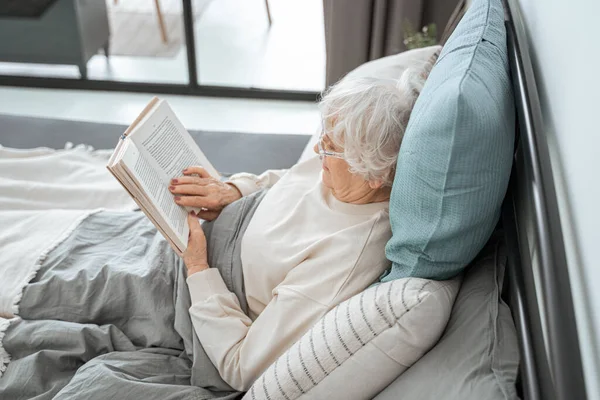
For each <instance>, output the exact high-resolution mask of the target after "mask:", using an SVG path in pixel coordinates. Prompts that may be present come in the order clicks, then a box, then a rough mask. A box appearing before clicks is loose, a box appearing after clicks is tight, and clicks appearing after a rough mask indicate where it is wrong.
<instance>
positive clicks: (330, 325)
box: [244, 277, 461, 400]
mask: <svg viewBox="0 0 600 400" xmlns="http://www.w3.org/2000/svg"><path fill="white" fill-rule="evenodd" d="M460 279H461V278H460V277H458V278H454V279H452V280H448V281H433V280H428V279H420V278H404V279H398V280H395V281H392V282H387V283H384V284H380V285H377V286H375V287H372V288H370V289H367V290H366V291H364V292H362V293H360V294H358V295H356V296H354V297H352V298H351V299H349V300H347V301H345V302H343V303H341V304H340V305H338V306H337V307H335V308H334V309H333V310H331V311H329V312H328V313H327V314H326V315H325V316H324V317H323V318H322V319H321V321H319V322H317V324H316V325H315V326H314V327H313V328H312V329H311V330H310V331H308V332H307V333H306V334H304V336H303V337H302V338H301V339H300V340H299V341H298V342H296V343H295V344H294V345H293V346H292V347H290V349H288V351H286V352H285V353H284V354H283V355H282V356H281V357H280V358H279V359H278V360H277V361H276V362H275V363H274V364H273V365H271V366H270V367H269V369H267V370H266V371H265V373H264V374H263V375H262V376H261V377H259V378H258V379H257V380H256V382H255V383H254V385H252V387H251V388H250V390H249V391H248V393H246V395H245V396H244V399H252V400H255V399H286V400H296V399H303V400H305V399H371V398H373V396H375V395H376V394H377V393H379V392H380V391H381V390H383V389H384V388H385V387H387V386H388V385H389V384H390V383H391V382H392V381H393V380H394V379H395V378H396V377H398V376H399V375H400V374H401V373H402V372H404V371H405V370H406V369H408V367H410V366H411V365H412V364H413V363H414V362H415V361H417V360H418V359H419V358H420V357H421V356H422V355H423V354H425V352H427V351H428V350H429V349H430V348H431V347H433V345H434V344H435V343H436V342H437V341H438V339H439V338H440V336H441V334H442V332H443V331H444V328H445V326H446V323H447V322H448V318H449V317H450V312H451V310H452V305H453V303H454V299H455V297H456V294H457V292H458V289H459V286H460Z"/></svg>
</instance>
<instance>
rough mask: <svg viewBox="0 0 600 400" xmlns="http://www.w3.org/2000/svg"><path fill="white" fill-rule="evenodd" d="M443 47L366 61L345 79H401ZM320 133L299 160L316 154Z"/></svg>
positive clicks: (312, 139) (421, 49)
mask: <svg viewBox="0 0 600 400" xmlns="http://www.w3.org/2000/svg"><path fill="white" fill-rule="evenodd" d="M441 48H442V46H439V45H435V46H429V47H423V48H420V49H413V50H408V51H405V52H402V53H399V54H394V55H392V56H387V57H383V58H378V59H377V60H373V61H369V62H368V63H364V64H363V65H361V66H359V67H357V68H355V69H353V70H352V71H350V72H349V73H348V75H346V77H345V78H344V79H346V78H365V77H368V78H392V79H399V78H400V76H401V75H402V72H404V70H405V69H406V68H409V67H410V68H415V69H417V70H420V69H421V68H423V66H424V65H425V63H426V62H427V61H429V59H430V58H431V56H432V55H433V53H435V52H436V51H437V50H439V49H441ZM319 127H320V125H319ZM319 127H315V129H318V128H319ZM319 134H320V132H317V133H315V134H314V135H313V137H312V138H311V139H310V140H309V141H308V144H307V145H306V147H305V148H304V151H303V152H302V155H301V156H300V160H298V162H302V161H305V160H308V159H309V158H310V157H312V156H314V155H315V153H314V151H313V147H314V145H315V143H317V140H318V139H319Z"/></svg>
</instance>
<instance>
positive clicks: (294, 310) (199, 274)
mask: <svg viewBox="0 0 600 400" xmlns="http://www.w3.org/2000/svg"><path fill="white" fill-rule="evenodd" d="M420 85H421V82H420V80H419V79H418V77H417V78H416V79H415V76H414V75H412V74H410V73H405V74H404V75H403V77H402V79H401V80H400V81H398V82H396V81H390V80H377V79H360V80H343V81H342V82H341V83H339V84H338V85H336V86H334V87H333V88H331V90H329V92H328V93H327V94H326V95H325V96H324V98H323V100H322V102H321V104H320V106H321V110H322V114H323V128H322V132H321V135H320V138H319V141H318V143H317V144H316V145H315V147H314V151H315V153H317V154H318V157H314V158H312V159H309V160H307V161H305V162H302V163H300V164H297V165H296V166H294V167H293V168H291V169H289V170H278V171H267V172H265V173H264V174H262V175H260V176H255V175H251V174H237V175H234V176H232V177H231V179H230V180H229V181H228V182H226V183H223V182H220V181H218V180H215V179H213V178H211V177H210V176H209V175H208V174H207V173H206V172H205V171H204V170H203V169H202V168H200V167H190V168H188V169H187V170H186V171H184V173H185V176H182V177H178V178H177V179H174V180H173V181H172V186H171V187H170V190H171V192H172V193H173V194H175V201H176V203H177V204H179V205H182V206H193V207H199V208H203V209H204V211H201V212H200V214H199V215H198V216H199V217H201V218H203V219H206V220H212V219H215V218H217V217H218V215H219V213H220V210H222V209H223V208H224V207H226V206H227V205H228V204H230V203H232V202H234V201H236V200H237V199H239V198H241V197H242V196H246V195H249V194H251V193H253V192H256V191H259V190H261V189H266V188H269V191H268V193H267V194H266V196H265V197H264V199H263V200H262V202H261V203H260V205H259V207H258V209H257V210H256V212H255V214H254V216H253V217H252V220H251V222H250V225H249V226H248V228H247V230H246V232H245V234H244V237H243V240H242V251H241V258H242V266H243V274H244V283H245V291H246V297H247V301H248V309H249V315H246V314H245V313H244V312H243V311H242V309H241V308H240V305H239V302H238V301H237V298H236V297H235V295H233V294H232V293H230V292H229V291H228V290H227V288H226V286H225V284H224V283H223V280H222V278H221V276H220V273H219V271H218V270H217V269H213V268H210V266H209V265H208V262H207V252H206V240H205V237H204V234H203V231H202V229H201V227H200V224H199V222H198V220H197V219H196V218H194V217H193V216H190V218H189V225H190V230H191V233H190V238H189V244H188V248H187V251H186V252H185V253H184V254H183V259H184V262H185V264H186V267H187V271H188V278H187V284H188V287H189V291H190V294H191V298H192V306H191V308H190V314H191V317H192V321H193V323H194V327H195V330H196V334H197V335H198V338H199V339H200V341H201V343H202V344H203V346H204V348H205V349H206V352H207V354H208V356H209V357H210V359H211V361H212V362H213V363H214V364H215V366H216V367H217V369H218V371H219V373H220V374H221V376H222V377H223V379H224V380H225V381H226V382H228V383H229V384H230V385H231V386H232V387H233V388H235V389H238V390H246V389H248V388H249V387H250V386H251V384H252V383H253V382H254V380H255V379H256V378H257V377H258V376H259V375H260V374H261V373H262V372H263V371H264V370H265V369H266V368H267V367H268V366H269V365H270V364H271V363H273V362H274V361H275V360H276V358H277V357H278V356H279V355H281V354H282V353H283V352H284V351H285V350H286V349H287V348H288V347H290V346H291V345H292V344H293V343H294V342H295V341H296V340H297V339H299V338H300V337H301V335H302V334H303V333H304V332H306V331H307V330H308V329H309V328H310V327H311V326H312V325H313V324H315V323H316V322H317V321H318V320H319V319H320V318H321V317H323V316H324V315H325V314H326V313H327V311H329V310H330V309H332V308H333V307H334V306H336V305H337V304H339V303H340V302H342V301H344V300H346V299H348V298H350V297H352V296H354V295H355V294H357V293H359V292H360V291H362V290H363V289H364V288H365V287H367V286H368V285H369V284H371V283H372V282H373V281H375V280H376V279H377V277H378V276H379V275H380V274H381V273H382V272H383V271H384V270H385V269H386V268H387V267H388V264H389V263H388V261H387V260H386V258H385V251H384V248H385V245H386V242H387V241H388V239H389V238H390V237H391V230H390V223H389V217H388V200H389V197H390V192H391V185H392V181H393V178H394V168H395V165H396V159H397V156H398V151H399V148H400V143H401V141H402V136H403V134H404V130H405V127H406V124H407V121H408V117H409V114H410V112H411V109H412V107H413V104H414V101H415V99H416V96H417V94H418V92H419V90H420Z"/></svg>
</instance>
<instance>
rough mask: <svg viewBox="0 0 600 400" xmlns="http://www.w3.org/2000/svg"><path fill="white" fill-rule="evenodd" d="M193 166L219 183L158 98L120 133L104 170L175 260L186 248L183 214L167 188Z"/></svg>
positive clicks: (212, 169)
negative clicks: (173, 253) (162, 239)
mask: <svg viewBox="0 0 600 400" xmlns="http://www.w3.org/2000/svg"><path fill="white" fill-rule="evenodd" d="M192 165H199V166H202V167H203V168H204V169H206V170H207V171H208V173H210V174H211V175H212V176H213V177H215V178H217V179H219V173H218V172H217V170H216V169H215V168H214V167H213V166H212V165H211V163H210V162H209V161H208V159H207V158H206V156H205V155H204V153H202V150H200V148H199V147H198V145H197V144H196V143H195V142H194V139H192V137H191V136H190V134H189V133H188V132H187V131H186V129H185V128H184V127H183V125H182V124H181V122H180V121H179V120H178V119H177V117H176V116H175V114H174V113H173V110H171V107H169V105H168V104H167V102H166V101H165V100H160V99H158V98H157V97H155V98H153V99H152V100H151V101H150V103H148V105H147V106H146V108H145V109H144V111H142V113H141V114H140V115H139V116H138V117H137V118H136V120H135V121H134V122H133V124H131V126H130V127H129V128H127V130H126V131H125V133H123V135H122V136H121V138H120V139H119V143H118V144H117V147H116V149H115V151H114V153H113V154H112V156H111V157H110V159H109V161H108V165H107V168H108V170H109V171H110V172H111V173H112V174H113V175H114V176H115V178H117V180H118V181H119V182H120V183H121V185H123V187H124V188H125V189H126V190H127V191H128V192H129V194H130V195H131V197H133V199H134V200H135V202H136V203H137V204H138V206H139V207H140V208H141V209H142V211H143V212H144V213H145V214H146V215H147V216H148V218H150V220H151V221H152V222H153V223H154V225H155V226H156V228H158V230H159V231H160V232H161V233H162V234H163V236H164V237H165V238H166V239H167V240H168V241H169V242H170V243H171V246H172V247H173V249H174V250H175V251H176V252H177V253H179V254H181V253H183V252H184V251H185V249H186V247H187V242H188V233H189V227H188V224H187V213H188V210H187V209H186V207H182V206H179V205H177V204H175V201H174V199H173V197H174V196H173V194H171V192H169V183H170V181H171V179H172V178H175V177H178V176H182V175H183V173H182V171H183V170H184V169H185V168H187V167H189V166H192ZM190 210H191V209H190Z"/></svg>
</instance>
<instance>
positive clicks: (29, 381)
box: [0, 192, 264, 400]
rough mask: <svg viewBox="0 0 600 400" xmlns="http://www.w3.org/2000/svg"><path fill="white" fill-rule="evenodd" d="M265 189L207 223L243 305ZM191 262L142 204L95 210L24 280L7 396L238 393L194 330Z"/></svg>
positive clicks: (11, 341) (216, 258)
mask: <svg viewBox="0 0 600 400" xmlns="http://www.w3.org/2000/svg"><path fill="white" fill-rule="evenodd" d="M263 195H264V193H263V192H261V193H257V194H255V195H253V196H249V197H246V198H243V199H241V200H239V201H237V202H235V203H233V204H231V205H230V206H228V207H226V208H225V210H223V212H222V213H221V215H220V216H219V218H218V219H217V220H216V221H214V222H212V223H205V224H203V228H204V231H205V233H206V236H207V244H208V255H209V265H210V266H211V267H213V268H219V270H220V271H221V274H222V276H223V279H224V281H225V283H226V285H227V287H228V288H229V289H230V290H231V291H232V292H234V293H235V294H236V295H237V296H238V298H239V300H240V303H241V304H242V306H243V307H244V308H245V307H246V297H245V295H244V287H243V275H242V268H241V261H240V242H241V238H242V236H243V233H244V232H245V230H246V227H247V225H248V223H249V221H250V219H251V218H252V215H253V214H254V211H255V210H256V207H257V206H258V204H259V203H260V201H261V200H262V198H263ZM185 277H186V276H185V266H184V265H183V263H182V261H181V259H180V258H179V257H178V256H177V255H176V254H175V253H174V252H173V251H172V250H171V248H170V247H169V245H168V244H167V242H166V241H165V240H164V238H163V237H162V236H161V235H160V233H157V231H156V229H155V228H154V226H153V225H152V224H151V223H150V222H149V221H148V220H147V219H146V217H145V216H144V215H143V214H142V213H139V212H101V213H97V214H94V215H91V216H89V217H88V218H87V219H86V220H84V221H83V222H82V223H81V224H80V226H79V227H78V228H77V229H76V230H75V231H74V232H73V234H71V235H70V236H69V238H68V239H67V240H65V241H64V242H63V243H62V244H60V245H59V246H58V247H57V248H56V249H55V250H53V251H51V252H50V254H49V255H48V257H47V258H46V260H45V261H44V263H43V265H42V267H41V268H40V270H39V272H38V274H37V276H36V278H35V279H34V280H33V281H32V282H31V283H30V284H29V285H28V286H27V287H26V288H25V291H24V293H23V298H22V300H21V304H20V316H21V318H22V320H18V321H16V322H14V323H12V324H11V325H10V327H9V328H8V330H7V331H6V334H5V337H4V340H3V344H4V347H5V349H6V350H7V351H8V352H9V353H10V354H11V355H12V361H11V363H10V364H9V365H8V368H7V370H6V372H5V374H4V376H3V377H2V378H0V398H2V399H30V398H36V399H40V400H41V399H52V398H54V399H63V400H64V399H69V400H72V399H86V400H97V399H117V398H131V399H144V400H153V399H157V400H158V399H160V400H164V399H195V400H198V399H235V398H239V397H241V394H240V393H239V392H235V391H233V390H232V389H231V387H229V386H228V385H227V384H226V383H225V382H224V381H223V380H222V379H221V377H220V376H219V374H218V372H217V370H216V368H215V367H214V366H213V364H212V363H211V361H210V359H209V358H208V356H207V355H206V353H205V352H204V349H203V348H202V345H201V344H200V343H199V341H198V338H197V336H196V334H195V332H194V329H193V326H192V322H191V320H190V316H189V312H188V309H189V307H190V296H189V292H188V288H187V285H186V282H185Z"/></svg>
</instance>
